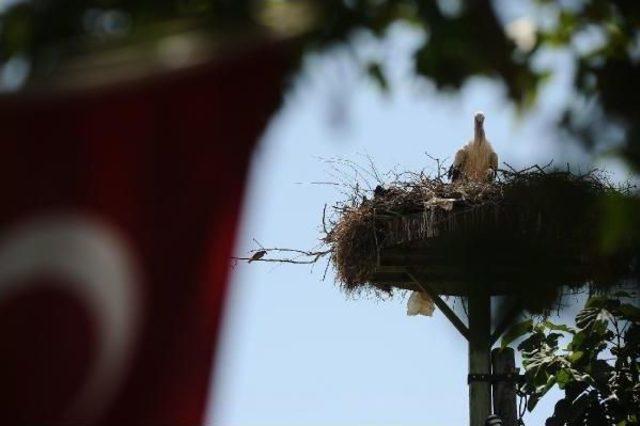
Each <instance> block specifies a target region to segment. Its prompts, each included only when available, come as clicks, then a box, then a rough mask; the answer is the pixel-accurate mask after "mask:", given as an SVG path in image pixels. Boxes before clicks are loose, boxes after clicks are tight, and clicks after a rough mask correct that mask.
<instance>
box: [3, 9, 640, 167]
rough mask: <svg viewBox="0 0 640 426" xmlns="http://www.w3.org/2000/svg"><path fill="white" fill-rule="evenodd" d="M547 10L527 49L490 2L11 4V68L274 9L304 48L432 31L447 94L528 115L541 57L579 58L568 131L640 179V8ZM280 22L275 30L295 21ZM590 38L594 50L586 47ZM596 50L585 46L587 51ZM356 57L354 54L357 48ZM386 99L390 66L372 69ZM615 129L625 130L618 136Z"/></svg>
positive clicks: (435, 61)
mask: <svg viewBox="0 0 640 426" xmlns="http://www.w3.org/2000/svg"><path fill="white" fill-rule="evenodd" d="M520 1H521V2H522V3H524V4H531V3H535V4H537V8H538V13H537V14H538V15H540V16H545V17H546V18H547V19H545V22H543V23H540V24H541V25H539V26H538V27H537V28H536V27H533V28H532V31H533V33H532V34H530V36H531V37H530V40H529V41H528V42H525V43H522V42H521V41H519V40H518V39H517V37H516V36H514V35H513V34H510V32H509V30H508V26H506V25H505V24H506V23H504V22H502V21H501V15H500V13H499V12H500V11H499V10H497V6H498V4H497V2H494V1H491V0H460V1H446V0H440V1H433V0H376V1H372V0H156V1H150V0H137V1H123V0H85V1H77V0H56V1H53V0H31V1H16V2H11V3H10V4H12V5H13V6H12V7H6V10H5V11H4V12H3V13H2V14H0V61H6V60H8V59H10V58H12V57H15V56H17V55H18V56H20V55H23V56H24V55H26V56H28V57H29V58H30V60H31V63H32V64H33V65H34V67H32V69H35V70H36V71H38V70H43V69H44V70H49V69H51V67H52V66H54V63H55V61H56V60H57V58H59V56H60V54H61V48H60V46H62V45H65V49H71V50H72V51H73V50H74V49H78V48H79V46H82V45H83V44H86V41H87V40H90V41H91V42H92V43H90V45H91V46H92V48H95V47H96V44H95V43H96V42H102V41H109V40H112V39H114V38H115V39H126V38H131V37H140V36H144V35H153V34H154V31H156V30H157V27H158V25H157V24H158V23H162V22H173V21H176V20H184V19H185V18H187V19H195V20H197V21H198V22H200V23H201V24H202V25H203V26H204V27H206V28H210V29H212V30H215V31H220V30H223V31H224V30H231V31H233V30H234V29H236V31H237V29H239V28H244V27H246V26H247V25H251V24H256V23H258V21H260V20H261V18H260V17H261V16H262V17H263V16H265V15H264V13H262V12H264V10H265V9H270V8H271V9H278V10H281V9H283V8H284V9H286V6H291V8H292V10H293V9H295V11H294V12H292V13H291V17H292V18H291V19H293V20H296V21H300V22H301V21H308V22H310V23H312V24H311V25H309V29H308V30H307V35H306V37H305V38H304V47H305V50H307V51H308V50H310V49H317V48H323V47H325V46H328V45H333V44H335V43H343V44H349V43H350V35H351V34H352V33H353V32H354V30H365V31H368V32H370V33H371V34H374V35H376V36H384V34H385V33H386V30H387V29H388V28H389V27H390V26H392V25H393V24H395V23H397V22H405V23H408V24H410V25H414V26H417V27H419V28H421V29H422V30H423V31H424V32H425V34H426V37H425V39H424V43H423V44H422V46H420V47H419V48H418V49H417V51H416V52H415V72H416V74H418V75H422V76H425V77H428V78H430V79H431V80H432V81H434V82H435V83H436V85H437V86H438V87H440V88H454V89H455V88H459V87H461V86H462V84H464V82H465V81H466V80H467V79H468V78H470V77H474V76H478V75H480V76H489V77H491V78H497V79H499V80H500V81H502V82H504V84H505V86H506V88H507V93H508V95H509V97H510V98H511V99H513V100H514V101H515V102H516V103H517V104H518V105H521V106H525V105H530V104H531V103H532V102H533V101H534V100H535V97H536V94H537V92H538V88H539V87H540V84H541V83H542V82H543V81H544V79H545V76H546V72H544V71H543V70H540V69H537V68H536V67H535V66H534V60H535V57H536V54H537V52H539V51H541V50H544V49H545V48H555V47H562V48H567V49H568V50H569V51H571V52H572V53H573V57H574V60H575V68H576V72H575V75H574V87H575V89H576V96H573V97H572V99H571V100H570V101H569V102H570V103H569V104H568V105H567V110H566V114H565V115H564V118H562V120H561V122H562V124H563V125H564V128H566V129H568V130H569V131H570V132H571V134H572V135H574V136H576V137H578V138H579V139H581V140H582V141H583V142H584V143H585V144H586V145H587V146H590V147H592V146H602V145H604V146H606V147H608V148H611V142H615V140H616V137H617V136H616V135H618V136H619V134H620V133H619V132H618V133H616V132H615V131H611V129H612V126H613V125H619V126H620V127H621V128H622V129H624V130H625V133H624V141H622V142H623V143H621V144H620V145H617V147H616V148H615V149H616V150H617V151H618V153H619V154H621V155H622V156H623V158H625V159H626V160H628V161H629V163H630V164H632V165H633V166H634V167H636V170H640V116H639V115H640V110H639V109H638V108H637V107H636V106H637V105H638V104H640V79H638V78H636V76H637V75H639V74H640V69H639V68H640V2H637V1H628V0H613V1H609V0H582V1H575V2H552V1H548V0H520ZM280 18H281V17H279V18H278V19H276V20H275V25H278V24H279V23H280V24H282V22H284V19H280ZM585 39H588V40H590V41H589V42H587V43H584V40H585ZM585 46H586V47H585ZM351 47H353V46H351ZM362 65H363V70H364V71H366V72H367V74H368V75H369V76H371V78H373V79H374V81H376V82H378V83H379V84H380V86H381V87H382V88H383V89H386V87H387V85H388V81H387V79H386V75H385V70H384V64H378V63H369V64H362ZM613 127H615V126H613Z"/></svg>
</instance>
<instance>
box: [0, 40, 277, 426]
mask: <svg viewBox="0 0 640 426" xmlns="http://www.w3.org/2000/svg"><path fill="white" fill-rule="evenodd" d="M281 50H282V46H278V45H268V46H262V47H260V48H252V49H246V50H245V51H244V52H243V54H237V55H236V56H229V55H227V56H226V57H225V58H224V59H217V60H216V61H215V62H208V63H206V64H201V65H199V66H197V67H191V68H189V69H187V70H185V69H182V70H179V71H173V72H170V73H162V75H155V76H153V77H149V78H145V79H136V80H134V81H130V82H127V83H122V82H121V83H118V84H109V85H102V86H101V87H100V88H94V89H83V90H75V91H65V92H64V94H61V93H56V94H53V93H49V94H42V93H39V94H31V95H29V94H27V95H20V96H10V97H4V98H0V162H1V167H0V188H1V192H0V193H1V194H2V209H0V342H1V346H0V424H1V425H57V424H65V425H66V424H73V425H85V424H98V425H128V426H129V425H197V424H200V423H201V422H202V419H203V412H204V409H205V401H206V398H207V390H208V382H209V377H210V367H211V362H212V356H213V351H214V347H215V342H216V336H217V333H218V326H219V322H220V314H221V309H222V307H223V306H222V305H223V300H224V296H225V287H226V281H227V270H228V267H229V256H230V252H231V248H232V243H233V241H234V235H235V230H236V223H237V219H238V210H239V205H240V201H241V199H242V195H243V186H244V182H245V174H246V169H247V164H248V161H249V158H250V154H251V152H252V148H253V145H254V143H255V141H256V138H257V137H258V136H259V134H260V133H261V131H262V130H263V128H264V126H265V124H266V122H267V119H268V118H269V116H270V114H271V113H272V112H273V111H274V109H275V107H276V106H277V104H278V100H279V95H280V90H281V85H280V83H281V81H282V77H283V74H284V72H285V65H284V64H285V61H284V60H283V57H284V56H283V55H282V54H281V53H282V52H280V51H281Z"/></svg>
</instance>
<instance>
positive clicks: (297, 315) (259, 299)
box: [209, 11, 623, 426]
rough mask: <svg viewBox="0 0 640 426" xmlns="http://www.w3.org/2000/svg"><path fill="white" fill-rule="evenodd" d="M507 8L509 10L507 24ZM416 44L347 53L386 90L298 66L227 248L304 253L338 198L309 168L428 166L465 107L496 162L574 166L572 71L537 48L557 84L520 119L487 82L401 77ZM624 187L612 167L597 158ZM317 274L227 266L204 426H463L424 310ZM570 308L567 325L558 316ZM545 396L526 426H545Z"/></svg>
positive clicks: (410, 33) (449, 354)
mask: <svg viewBox="0 0 640 426" xmlns="http://www.w3.org/2000/svg"><path fill="white" fill-rule="evenodd" d="M518 13H522V12H521V11H514V12H513V14H514V16H513V17H514V18H515V17H518ZM420 37H421V35H420V34H419V33H417V32H416V31H414V30H412V29H409V28H404V27H398V28H395V29H394V30H393V31H392V33H391V35H390V37H388V39H387V40H385V41H384V42H382V43H380V44H376V43H374V42H372V41H371V40H369V39H367V38H366V37H361V38H359V41H358V42H357V43H359V44H358V45H359V46H360V47H361V48H362V50H363V51H366V52H368V53H367V55H373V56H374V57H379V58H381V59H382V60H383V61H385V63H386V64H388V65H389V67H390V74H391V80H392V81H391V85H392V91H391V93H390V94H389V95H388V96H385V95H383V94H381V93H380V92H379V91H378V90H377V88H376V86H375V85H374V83H372V82H371V81H369V80H367V79H366V78H363V77H362V76H360V75H359V74H358V73H357V72H356V71H355V68H354V67H352V66H351V65H349V62H348V60H347V59H346V57H347V55H346V54H345V52H344V51H343V50H337V51H333V52H329V53H327V54H325V55H323V56H321V57H314V58H310V59H309V60H308V61H307V63H306V66H305V68H304V72H303V73H302V76H301V77H299V78H298V79H296V81H295V82H294V84H293V85H292V89H291V90H290V91H289V93H288V94H287V96H286V99H285V102H284V105H283V106H282V109H281V110H280V111H279V112H278V114H277V115H276V116H275V117H274V119H273V120H272V123H271V124H270V126H269V127H268V129H267V131H266V132H265V134H264V137H263V138H262V140H261V142H260V145H259V148H258V149H257V151H256V153H255V156H254V161H253V167H252V170H251V176H250V180H249V186H248V192H247V195H246V200H245V206H244V207H245V208H244V216H243V219H242V226H241V229H240V233H239V236H238V240H237V247H236V253H237V254H238V255H244V254H246V253H247V251H248V250H250V249H252V248H256V245H255V243H253V242H252V239H253V238H255V239H256V240H258V241H259V242H261V243H262V244H263V245H265V246H277V247H287V248H302V249H310V248H314V246H315V245H316V244H317V242H318V237H319V236H320V235H321V233H320V229H321V217H322V210H323V206H324V204H325V203H328V204H332V203H333V202H335V201H337V200H339V199H340V198H341V195H340V194H339V193H338V192H337V191H336V188H335V187H332V186H321V185H314V184H311V182H316V181H327V180H333V179H332V178H331V177H330V175H329V173H330V170H329V168H328V167H327V165H326V163H325V162H324V161H323V160H322V159H328V158H343V159H350V160H353V161H356V162H359V163H361V164H366V162H367V160H366V156H367V155H368V156H370V157H371V158H372V159H373V160H374V162H375V164H376V167H377V168H378V170H380V171H387V170H389V169H391V168H393V167H396V166H397V167H399V168H400V169H404V170H419V169H422V168H425V167H432V166H433V163H432V162H431V160H429V159H428V158H427V157H426V155H425V152H428V153H429V154H431V155H432V156H435V157H439V158H447V157H449V158H451V157H452V156H453V153H454V152H455V150H456V149H458V147H459V146H460V145H462V144H463V143H465V142H466V141H467V140H468V139H469V138H470V137H471V136H472V131H473V123H472V117H473V113H474V112H475V111H476V110H483V111H484V112H485V115H486V121H485V124H486V131H487V136H488V138H489V139H490V141H491V142H492V144H493V146H494V148H495V149H496V151H497V152H498V154H499V155H500V158H501V161H507V162H508V163H510V164H512V165H514V166H526V165H531V164H534V163H540V164H542V163H547V162H548V161H550V160H552V159H554V160H555V161H556V163H557V164H564V163H566V162H567V161H569V162H570V163H571V164H573V165H575V166H578V165H581V166H582V167H587V165H588V164H589V158H588V156H587V155H585V154H584V153H582V152H581V149H580V148H579V147H576V146H571V145H569V144H567V143H566V142H562V143H560V142H558V141H557V140H556V137H557V134H556V133H555V132H554V123H555V120H556V119H557V118H558V117H559V115H560V109H561V107H562V105H563V101H564V100H565V99H566V97H567V96H569V94H570V89H569V87H570V85H569V82H570V80H569V77H570V73H571V71H572V70H571V67H570V64H571V61H570V58H569V56H568V54H566V53H562V52H549V53H547V54H545V55H542V57H541V58H540V61H539V62H540V64H541V65H544V66H550V67H553V69H555V70H556V71H557V75H556V77H555V78H554V79H552V80H551V81H550V82H549V83H548V84H547V86H545V88H544V90H543V91H542V92H541V94H540V101H539V104H538V106H536V107H535V108H534V109H533V110H531V111H530V112H528V113H527V114H525V115H524V116H518V115H517V113H516V111H515V109H514V108H513V107H512V106H511V105H510V104H509V102H508V101H507V100H506V99H505V98H504V90H503V88H502V87H501V85H500V84H498V83H497V82H494V81H490V80H488V79H474V80H472V81H470V82H469V83H468V84H467V85H466V86H465V87H464V88H463V89H462V90H461V91H460V92H459V93H458V94H457V95H445V94H442V93H438V92H436V91H435V89H434V88H433V87H432V85H431V84H430V83H428V82H425V81H420V80H419V79H416V78H415V77H413V76H412V74H411V68H410V61H409V57H410V53H411V51H412V49H414V48H415V46H416V45H417V42H418V41H419V39H420ZM609 166H610V167H613V168H614V169H615V170H616V171H617V175H616V178H618V179H621V178H623V176H622V172H620V171H619V170H618V168H617V165H616V164H612V163H611V164H609ZM323 270H324V263H322V262H321V263H320V264H319V265H316V267H315V268H313V269H312V268H311V267H308V266H297V265H289V264H284V265H274V264H273V263H253V264H251V265H247V264H246V263H242V264H239V265H237V266H236V267H235V268H234V270H233V272H232V279H231V283H230V285H231V291H230V297H229V300H228V306H227V312H226V317H225V318H226V319H225V323H224V332H223V338H222V341H221V345H220V346H219V353H218V358H217V364H216V368H215V372H214V377H215V385H214V387H213V392H212V398H211V399H212V401H211V403H210V416H209V424H211V425H216V426H254V425H255V426H258V425H259V426H266V425H274V426H275V425H278V426H286V425H291V426H294V425H296V426H298V425H305V426H306V425H309V426H311V425H349V426H355V425H407V426H409V425H421V426H424V425H434V426H437V425H463V424H468V400H467V395H468V389H467V384H466V375H467V348H466V342H465V341H464V339H463V338H462V337H461V336H459V335H458V334H457V332H456V330H455V329H454V328H453V327H452V326H451V325H450V324H449V323H448V321H447V320H446V319H445V318H444V316H443V315H442V314H441V313H440V312H438V311H436V313H435V315H434V317H433V318H426V317H408V316H406V300H405V299H403V298H402V297H395V298H394V299H392V300H388V301H380V300H376V299H375V298H357V299H350V298H348V297H346V296H345V295H344V294H343V293H342V292H341V291H340V289H339V287H338V286H337V285H335V284H334V281H333V274H332V270H331V269H329V275H328V277H327V279H326V280H325V281H322V273H323ZM571 313H572V312H569V313H568V314H567V315H568V316H571ZM557 395H558V394H557V393H556V394H555V395H549V396H548V397H546V398H545V399H543V401H542V402H541V403H540V404H539V407H538V408H537V409H536V410H535V411H534V413H528V414H527V415H526V417H525V421H526V423H527V424H529V425H540V424H544V419H546V418H547V417H548V416H549V415H550V413H551V412H552V409H553V404H554V403H555V397H557Z"/></svg>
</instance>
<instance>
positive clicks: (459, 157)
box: [453, 148, 467, 169]
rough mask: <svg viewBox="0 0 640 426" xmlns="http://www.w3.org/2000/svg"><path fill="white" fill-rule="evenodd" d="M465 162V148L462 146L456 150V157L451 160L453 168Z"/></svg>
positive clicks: (458, 167)
mask: <svg viewBox="0 0 640 426" xmlns="http://www.w3.org/2000/svg"><path fill="white" fill-rule="evenodd" d="M466 162H467V150H466V149H464V148H462V149H459V150H458V152H456V157H455V159H454V160H453V168H454V169H460V168H461V167H463V166H464V163H466Z"/></svg>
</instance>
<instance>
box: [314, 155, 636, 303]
mask: <svg viewBox="0 0 640 426" xmlns="http://www.w3.org/2000/svg"><path fill="white" fill-rule="evenodd" d="M409 176H410V177H409V178H408V179H406V180H399V181H396V182H393V183H391V184H388V185H385V187H384V188H378V190H377V191H376V194H373V193H369V194H368V195H365V196H362V195H358V196H354V197H351V199H350V200H349V201H348V202H346V203H342V204H338V205H336V206H334V208H335V209H336V212H337V217H336V219H335V220H334V222H333V227H332V228H331V229H330V230H329V231H328V234H327V236H326V238H325V242H326V243H327V244H328V245H329V246H330V248H331V256H332V261H333V265H334V267H335V269H336V272H337V280H338V282H339V283H340V284H341V285H342V286H343V287H344V289H345V290H346V291H347V292H353V291H362V290H374V291H379V290H380V289H382V290H390V289H392V288H393V285H389V284H388V283H384V284H383V283H380V282H376V271H377V270H378V269H379V267H380V266H381V265H382V264H384V262H385V259H386V261H387V262H388V261H389V256H388V254H389V253H395V254H396V257H395V262H396V263H398V261H399V260H398V259H400V261H401V260H402V259H405V258H407V259H408V258H410V257H411V256H410V255H411V254H412V253H414V254H415V253H416V252H418V253H427V255H426V256H424V257H423V259H425V260H423V263H422V264H420V266H421V267H424V268H425V270H426V271H429V270H430V268H431V269H433V270H434V271H436V270H437V271H438V272H437V274H439V279H442V280H445V281H446V280H448V279H455V280H468V281H475V282H476V283H478V282H482V281H483V280H486V281H487V282H488V281H491V280H497V279H505V277H506V279H508V280H509V281H510V282H512V283H513V286H518V288H519V289H520V290H522V291H521V293H524V294H525V296H527V292H529V293H531V295H540V294H542V293H545V291H546V293H547V296H548V294H549V293H552V296H553V297H551V298H555V295H557V289H558V288H560V287H567V286H569V287H578V286H584V285H585V284H588V285H589V286H591V287H592V288H595V289H607V288H610V287H611V286H613V285H616V284H619V283H620V282H621V281H622V280H625V279H628V278H635V275H634V274H635V270H634V263H635V260H634V259H635V256H636V254H637V249H638V242H637V241H636V238H635V237H636V236H635V235H634V232H628V229H627V228H628V227H629V226H632V225H630V223H629V221H630V220H631V221H633V220H635V217H634V216H635V213H634V212H638V211H640V210H638V209H637V208H636V207H637V204H638V201H637V198H635V197H634V196H633V195H632V188H630V187H629V186H627V187H616V186H614V185H612V184H611V183H609V181H608V180H607V178H606V176H605V175H604V174H603V173H601V172H598V171H593V172H590V173H587V174H581V175H576V174H573V173H570V172H569V171H547V170H546V169H544V168H540V167H537V166H534V167H532V168H529V169H526V170H523V171H515V170H510V171H501V173H500V175H499V177H498V179H497V181H496V182H493V183H489V184H478V183H473V182H466V183H456V184H451V183H446V182H444V181H443V179H441V177H440V176H439V177H436V178H431V177H428V176H426V175H424V174H413V175H409ZM625 212H627V213H625ZM628 213H630V214H628ZM625 229H627V230H625ZM403 251H404V252H405V254H406V256H404V257H403V256H398V253H400V254H402V253H403ZM414 258H415V256H414ZM429 259H434V260H433V261H430V260H429ZM396 266H401V265H396ZM568 271H570V272H568ZM434 273H435V272H434ZM544 289H546V290H544ZM549 298H550V297H547V299H549Z"/></svg>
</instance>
